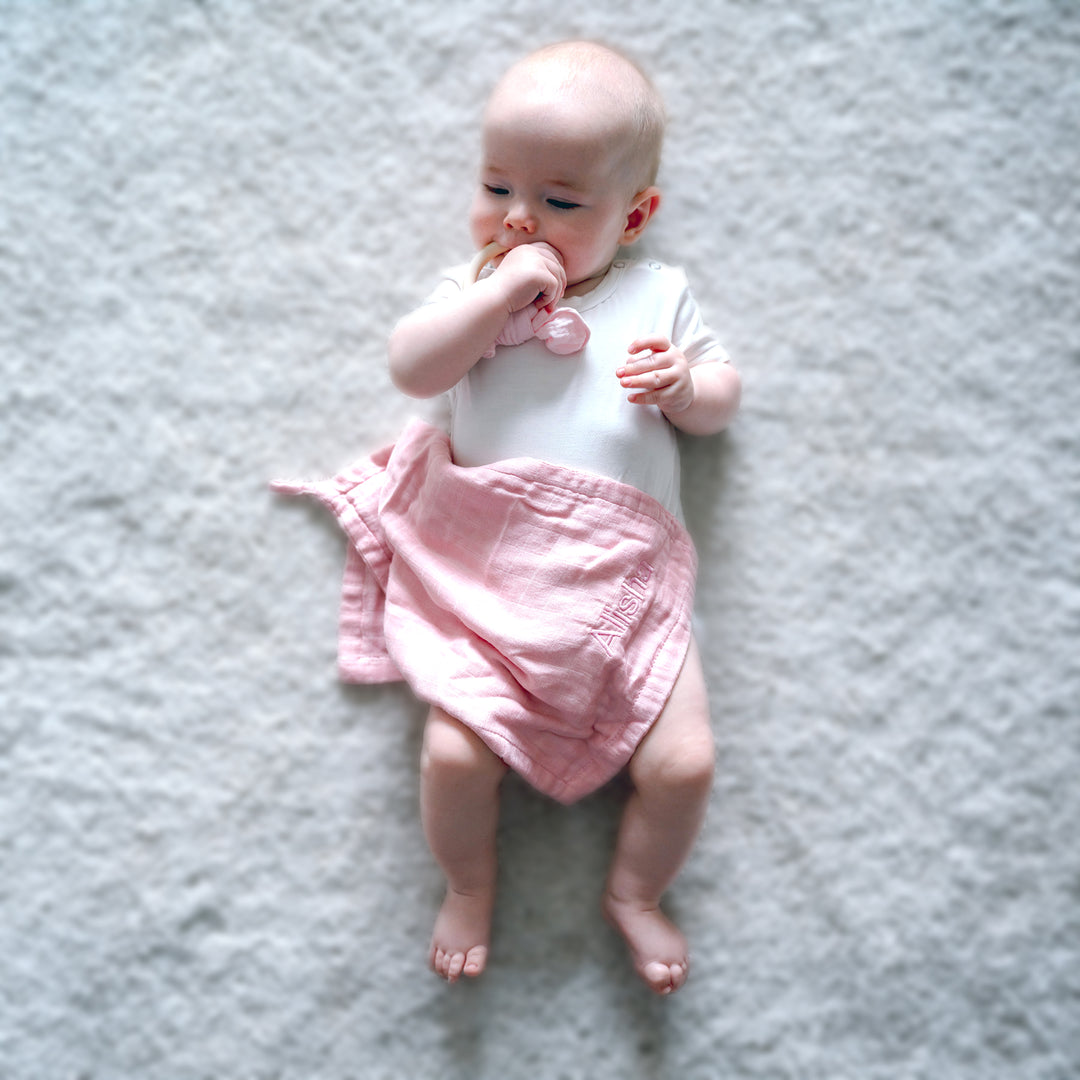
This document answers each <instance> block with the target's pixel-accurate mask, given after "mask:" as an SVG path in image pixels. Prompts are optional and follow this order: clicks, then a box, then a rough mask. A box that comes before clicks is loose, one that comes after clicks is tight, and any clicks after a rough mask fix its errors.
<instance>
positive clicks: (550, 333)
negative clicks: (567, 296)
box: [484, 306, 589, 359]
mask: <svg viewBox="0 0 1080 1080" xmlns="http://www.w3.org/2000/svg"><path fill="white" fill-rule="evenodd" d="M534 337H535V338H539V339H540V340H541V341H542V342H543V343H544V345H545V346H547V349H548V351H549V352H553V353H555V355H556V356H569V355H571V354H572V353H576V352H581V350H582V349H584V348H585V344H586V342H587V341H588V340H589V328H588V326H587V325H586V324H585V320H584V319H583V318H582V317H581V316H580V315H579V314H578V313H577V312H576V311H575V310H574V309H573V308H569V307H562V308H556V309H555V310H554V311H545V310H544V309H543V308H540V309H537V308H536V307H535V306H534V307H527V308H522V309H521V310H520V311H515V312H514V313H513V314H512V315H511V316H510V318H509V319H507V320H506V322H505V323H504V324H503V328H502V329H501V330H500V331H499V336H498V337H497V338H495V342H494V344H493V345H492V346H491V348H490V349H488V351H487V352H486V353H484V358H485V359H491V357H493V356H494V355H495V346H496V345H523V344H524V343H525V342H526V341H529V340H530V339H531V338H534Z"/></svg>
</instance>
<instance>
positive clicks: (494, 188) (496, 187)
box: [484, 184, 510, 196]
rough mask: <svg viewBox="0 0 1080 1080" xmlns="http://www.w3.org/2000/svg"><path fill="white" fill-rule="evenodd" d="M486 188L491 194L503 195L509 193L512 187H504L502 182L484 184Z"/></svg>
mask: <svg viewBox="0 0 1080 1080" xmlns="http://www.w3.org/2000/svg"><path fill="white" fill-rule="evenodd" d="M484 190H485V191H486V192H487V193H488V194H489V195H498V196H503V195H509V194H510V189H509V188H504V187H503V186H502V185H501V184H485V185H484Z"/></svg>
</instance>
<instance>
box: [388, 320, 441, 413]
mask: <svg viewBox="0 0 1080 1080" xmlns="http://www.w3.org/2000/svg"><path fill="white" fill-rule="evenodd" d="M386 357H387V366H388V367H389V369H390V381H391V382H392V383H393V384H394V386H396V387H397V389H398V390H400V391H401V392H402V393H403V394H405V395H406V396H407V397H413V398H426V397H433V396H434V395H433V394H432V393H431V392H430V391H429V390H428V389H427V387H426V386H425V385H424V378H423V374H424V373H423V368H422V367H421V366H420V365H418V364H417V363H416V358H415V356H414V355H413V353H412V352H411V350H409V349H408V348H407V347H406V346H405V344H404V343H403V342H402V340H401V335H399V334H398V333H397V332H395V333H393V334H391V335H390V340H389V342H388V343H387V346H386Z"/></svg>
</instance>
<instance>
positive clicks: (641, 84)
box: [515, 40, 667, 189]
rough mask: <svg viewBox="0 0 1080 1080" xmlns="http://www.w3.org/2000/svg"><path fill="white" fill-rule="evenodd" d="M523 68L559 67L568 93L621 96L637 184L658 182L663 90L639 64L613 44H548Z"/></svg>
mask: <svg viewBox="0 0 1080 1080" xmlns="http://www.w3.org/2000/svg"><path fill="white" fill-rule="evenodd" d="M520 65H521V66H522V67H524V68H526V69H528V68H534V69H539V68H545V69H548V70H549V71H550V68H551V67H552V66H553V65H557V66H558V67H559V68H561V69H562V72H561V74H562V84H563V85H564V86H565V87H566V88H572V87H575V86H583V87H587V88H602V90H603V92H604V93H605V95H607V96H611V95H613V94H617V95H618V96H619V99H620V103H621V104H624V105H625V106H626V109H627V126H628V129H629V132H628V133H629V136H630V146H629V147H628V153H627V159H628V165H629V168H630V171H631V173H632V175H633V177H634V181H635V184H636V185H637V187H638V189H641V188H645V187H647V186H648V185H650V184H653V183H655V182H656V177H657V173H658V172H659V170H660V153H661V149H662V147H663V142H664V128H665V126H666V123H667V117H666V114H665V111H664V102H663V99H662V98H661V97H660V93H659V91H658V90H657V89H656V87H655V86H654V85H653V82H652V80H651V79H650V78H649V76H648V75H647V74H646V73H645V71H644V70H643V69H642V67H641V65H640V64H638V63H637V61H635V60H634V59H632V58H631V57H629V56H627V55H626V53H624V52H622V51H621V50H619V49H616V48H613V47H612V46H610V45H607V44H604V43H602V42H599V41H585V40H581V41H561V42H556V43H555V44H552V45H545V46H543V47H542V48H540V49H537V50H536V51H535V52H533V53H530V54H529V55H528V56H527V57H525V59H524V60H522V61H520ZM515 66H517V65H515ZM598 83H602V84H603V85H602V87H597V84H598Z"/></svg>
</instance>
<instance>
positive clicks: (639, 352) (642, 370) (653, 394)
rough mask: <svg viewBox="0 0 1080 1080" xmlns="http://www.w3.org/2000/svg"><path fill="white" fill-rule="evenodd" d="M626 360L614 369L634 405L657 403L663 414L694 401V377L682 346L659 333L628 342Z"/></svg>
mask: <svg viewBox="0 0 1080 1080" xmlns="http://www.w3.org/2000/svg"><path fill="white" fill-rule="evenodd" d="M628 352H629V354H630V359H629V360H628V361H627V362H626V363H625V364H624V365H623V366H622V367H621V368H618V369H617V370H616V372H615V374H616V376H618V378H619V381H620V382H621V384H622V385H623V386H624V387H626V388H627V389H628V390H634V391H637V392H636V393H633V394H631V395H630V398H629V400H630V401H631V402H632V403H633V404H634V405H658V406H659V407H660V410H661V411H662V412H665V413H680V412H683V411H684V410H686V409H689V408H690V406H691V405H692V404H693V403H694V380H693V378H692V376H691V374H690V364H689V362H688V361H687V359H686V356H685V355H684V354H683V351H682V349H679V348H677V347H676V346H674V345H672V344H671V342H670V341H669V340H668V339H667V338H666V337H664V336H663V335H660V334H657V335H654V336H653V337H646V338H638V339H637V340H636V341H634V342H631V344H630V348H629V350H628Z"/></svg>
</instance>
